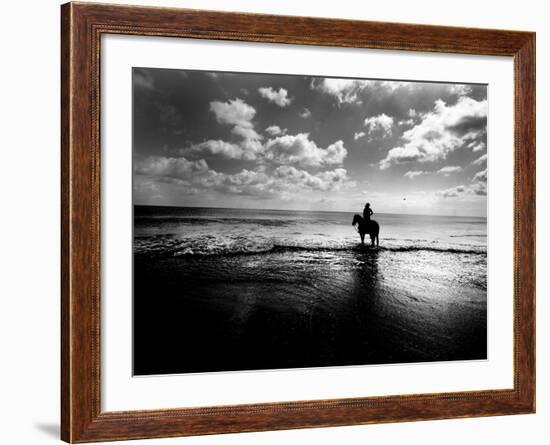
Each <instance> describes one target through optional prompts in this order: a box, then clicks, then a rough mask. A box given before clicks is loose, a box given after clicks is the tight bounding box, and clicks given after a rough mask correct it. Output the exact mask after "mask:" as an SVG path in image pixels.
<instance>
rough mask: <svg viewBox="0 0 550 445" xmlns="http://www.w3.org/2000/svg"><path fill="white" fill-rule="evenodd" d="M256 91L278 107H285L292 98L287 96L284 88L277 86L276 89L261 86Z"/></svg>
mask: <svg viewBox="0 0 550 445" xmlns="http://www.w3.org/2000/svg"><path fill="white" fill-rule="evenodd" d="M258 92H259V93H260V96H262V97H263V98H264V99H267V100H268V101H269V102H273V103H274V104H277V105H278V106H280V107H286V106H288V105H290V103H291V102H292V98H290V97H288V91H287V90H285V89H284V88H279V90H278V91H276V90H274V89H273V88H271V87H262V88H258Z"/></svg>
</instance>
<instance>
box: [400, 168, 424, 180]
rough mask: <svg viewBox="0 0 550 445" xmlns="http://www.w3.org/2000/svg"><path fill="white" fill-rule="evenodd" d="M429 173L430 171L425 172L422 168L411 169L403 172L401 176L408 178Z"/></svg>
mask: <svg viewBox="0 0 550 445" xmlns="http://www.w3.org/2000/svg"><path fill="white" fill-rule="evenodd" d="M429 174H430V172H426V171H423V170H411V171H408V172H405V174H403V176H405V177H406V178H409V179H414V178H416V177H417V176H424V175H429Z"/></svg>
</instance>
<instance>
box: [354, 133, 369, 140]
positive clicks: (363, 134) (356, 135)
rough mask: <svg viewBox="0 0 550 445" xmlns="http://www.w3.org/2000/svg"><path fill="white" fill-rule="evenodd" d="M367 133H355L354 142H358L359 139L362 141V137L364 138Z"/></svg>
mask: <svg viewBox="0 0 550 445" xmlns="http://www.w3.org/2000/svg"><path fill="white" fill-rule="evenodd" d="M366 134H367V133H365V132H364V131H359V132H357V133H354V134H353V140H354V141H356V140H357V139H361V138H362V137H364V136H365V135H366Z"/></svg>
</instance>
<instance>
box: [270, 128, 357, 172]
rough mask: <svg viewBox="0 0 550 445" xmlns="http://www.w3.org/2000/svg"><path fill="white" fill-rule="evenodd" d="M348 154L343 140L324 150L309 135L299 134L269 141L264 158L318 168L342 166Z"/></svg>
mask: <svg viewBox="0 0 550 445" xmlns="http://www.w3.org/2000/svg"><path fill="white" fill-rule="evenodd" d="M347 154H348V152H347V149H346V148H345V147H344V143H343V142H342V141H341V140H340V141H336V142H335V143H333V144H331V145H329V146H328V147H327V148H326V149H323V148H320V147H318V146H317V144H316V143H315V142H314V141H312V140H310V139H309V133H299V134H297V135H284V136H279V137H277V138H275V139H270V140H268V141H267V143H266V145H265V153H264V156H265V158H266V159H268V160H270V161H274V162H276V163H278V164H296V165H300V166H303V167H318V166H321V165H324V164H326V165H332V164H341V163H342V162H343V161H344V158H345V157H346V156H347Z"/></svg>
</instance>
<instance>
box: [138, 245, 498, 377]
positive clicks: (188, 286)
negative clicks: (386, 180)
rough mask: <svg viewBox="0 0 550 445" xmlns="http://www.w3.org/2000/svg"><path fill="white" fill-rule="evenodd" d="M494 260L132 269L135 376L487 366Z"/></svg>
mask: <svg viewBox="0 0 550 445" xmlns="http://www.w3.org/2000/svg"><path fill="white" fill-rule="evenodd" d="M485 264H486V255H468V254H458V253H445V252H429V251H422V252H392V251H383V250H380V251H376V250H370V249H365V250H349V251H341V252H340V251H314V252H310V251H292V250H289V251H278V252H271V253H268V254H266V253H260V254H249V255H234V256H223V257H216V256H211V257H192V258H187V257H179V258H178V257H173V258H158V257H156V258H152V257H146V256H139V255H138V256H135V258H134V274H135V282H134V374H136V375H150V374H171V373H189V372H215V371H235V370H258V369H281V368H303V367H321V366H345V365H368V364H390V363H413V362H432V361H448V360H477V359H486V357H487V331H486V326H487V323H486V317H487V301H486V277H485V276H484V275H476V271H477V270H481V271H483V270H486V266H485Z"/></svg>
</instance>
